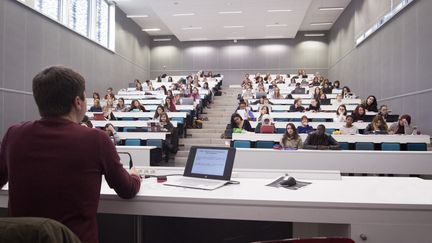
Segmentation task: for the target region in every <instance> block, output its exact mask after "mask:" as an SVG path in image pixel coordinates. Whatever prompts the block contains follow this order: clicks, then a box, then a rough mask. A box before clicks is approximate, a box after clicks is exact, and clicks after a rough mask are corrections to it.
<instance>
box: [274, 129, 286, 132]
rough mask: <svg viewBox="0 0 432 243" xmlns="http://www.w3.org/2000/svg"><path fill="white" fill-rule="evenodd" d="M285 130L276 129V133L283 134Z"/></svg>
mask: <svg viewBox="0 0 432 243" xmlns="http://www.w3.org/2000/svg"><path fill="white" fill-rule="evenodd" d="M285 130H286V129H285V128H276V133H285Z"/></svg>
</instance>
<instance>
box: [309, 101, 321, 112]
mask: <svg viewBox="0 0 432 243" xmlns="http://www.w3.org/2000/svg"><path fill="white" fill-rule="evenodd" d="M306 110H307V111H311V112H319V111H320V110H321V105H320V101H319V100H318V99H311V103H310V104H309V107H308V108H307V109H306Z"/></svg>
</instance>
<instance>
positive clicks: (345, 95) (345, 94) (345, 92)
mask: <svg viewBox="0 0 432 243" xmlns="http://www.w3.org/2000/svg"><path fill="white" fill-rule="evenodd" d="M350 94H351V89H350V88H349V87H348V86H344V87H343V88H342V96H343V98H344V99H346V98H350V97H349V96H350Z"/></svg>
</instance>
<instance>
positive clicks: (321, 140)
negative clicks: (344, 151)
mask: <svg viewBox="0 0 432 243" xmlns="http://www.w3.org/2000/svg"><path fill="white" fill-rule="evenodd" d="M303 149H335V150H338V149H340V146H339V144H338V142H337V141H336V140H335V139H334V138H333V137H332V136H331V135H327V134H325V126H324V125H323V124H319V125H318V127H317V130H316V132H312V133H309V135H308V136H307V138H306V140H305V141H304V144H303Z"/></svg>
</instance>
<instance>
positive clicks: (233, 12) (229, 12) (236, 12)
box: [218, 11, 243, 14]
mask: <svg viewBox="0 0 432 243" xmlns="http://www.w3.org/2000/svg"><path fill="white" fill-rule="evenodd" d="M241 13H243V12H242V11H222V12H218V14H241Z"/></svg>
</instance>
